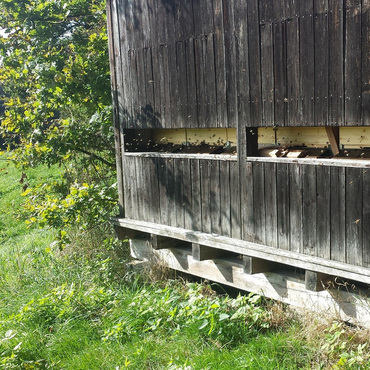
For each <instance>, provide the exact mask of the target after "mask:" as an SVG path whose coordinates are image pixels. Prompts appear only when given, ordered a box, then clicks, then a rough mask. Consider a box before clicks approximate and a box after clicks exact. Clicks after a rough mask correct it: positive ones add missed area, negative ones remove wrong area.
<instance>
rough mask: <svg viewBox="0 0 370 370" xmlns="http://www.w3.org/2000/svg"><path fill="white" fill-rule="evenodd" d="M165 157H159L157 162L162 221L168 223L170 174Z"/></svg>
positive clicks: (164, 223)
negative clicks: (168, 173)
mask: <svg viewBox="0 0 370 370" xmlns="http://www.w3.org/2000/svg"><path fill="white" fill-rule="evenodd" d="M166 161H167V160H166V159H165V158H159V159H158V163H157V166H158V167H157V172H158V180H159V182H158V185H159V197H160V222H161V224H163V225H167V220H168V208H169V201H168V196H167V186H168V181H167V179H168V176H167V165H166V164H167V163H166Z"/></svg>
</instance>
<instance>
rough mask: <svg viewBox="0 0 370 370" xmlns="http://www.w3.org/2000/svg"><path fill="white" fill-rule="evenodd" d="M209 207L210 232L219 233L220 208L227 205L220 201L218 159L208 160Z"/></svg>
mask: <svg viewBox="0 0 370 370" xmlns="http://www.w3.org/2000/svg"><path fill="white" fill-rule="evenodd" d="M209 164H210V178H209V181H210V184H209V203H210V205H209V209H210V219H211V232H212V233H214V234H220V235H221V209H222V207H228V203H226V204H222V203H221V189H220V161H217V160H214V161H210V162H209Z"/></svg>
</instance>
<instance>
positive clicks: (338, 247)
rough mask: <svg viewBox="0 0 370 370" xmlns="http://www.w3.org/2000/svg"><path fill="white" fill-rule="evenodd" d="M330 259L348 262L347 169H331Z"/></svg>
mask: <svg viewBox="0 0 370 370" xmlns="http://www.w3.org/2000/svg"><path fill="white" fill-rule="evenodd" d="M330 172H331V173H330V184H331V186H330V189H331V192H330V212H331V215H330V223H331V226H330V235H331V239H330V242H331V251H330V255H331V256H330V258H331V259H332V260H334V261H338V262H346V169H345V168H344V167H330Z"/></svg>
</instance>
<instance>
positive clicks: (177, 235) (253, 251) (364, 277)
mask: <svg viewBox="0 0 370 370" xmlns="http://www.w3.org/2000/svg"><path fill="white" fill-rule="evenodd" d="M111 220H112V222H113V223H114V224H115V225H117V226H121V227H124V228H128V229H133V230H137V231H141V232H144V233H148V234H156V235H161V236H166V237H170V238H174V239H179V240H183V241H186V242H191V243H197V244H200V245H204V246H209V247H212V248H218V249H222V250H226V251H229V252H233V253H237V254H240V255H246V256H250V257H255V258H260V259H264V260H268V261H272V262H276V263H281V264H285V265H288V266H294V267H298V268H302V269H305V270H310V271H315V272H321V273H323V274H327V275H332V276H338V277H342V278H346V279H349V280H354V281H360V282H363V283H366V284H370V269H369V268H365V267H360V266H354V265H350V264H347V263H343V262H337V261H332V260H328V259H325V258H321V257H316V256H310V255H306V254H301V253H297V252H292V251H288V250H283V249H277V248H273V247H270V246H267V245H263V244H257V243H252V242H248V241H244V240H240V239H233V238H229V237H225V236H220V235H214V234H207V233H203V232H199V231H192V230H187V229H182V228H178V227H173V226H167V225H162V224H155V223H151V222H145V221H137V220H131V219H125V218H112V219H111Z"/></svg>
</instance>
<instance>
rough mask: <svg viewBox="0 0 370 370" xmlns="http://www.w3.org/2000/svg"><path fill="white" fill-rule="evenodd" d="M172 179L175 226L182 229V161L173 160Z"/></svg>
mask: <svg viewBox="0 0 370 370" xmlns="http://www.w3.org/2000/svg"><path fill="white" fill-rule="evenodd" d="M173 161H174V166H173V177H174V185H175V202H174V208H175V210H176V217H175V226H176V227H181V228H184V190H183V186H184V180H185V179H184V160H183V159H174V160H173Z"/></svg>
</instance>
